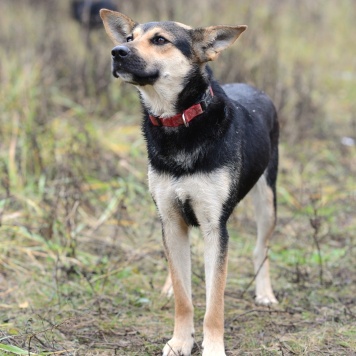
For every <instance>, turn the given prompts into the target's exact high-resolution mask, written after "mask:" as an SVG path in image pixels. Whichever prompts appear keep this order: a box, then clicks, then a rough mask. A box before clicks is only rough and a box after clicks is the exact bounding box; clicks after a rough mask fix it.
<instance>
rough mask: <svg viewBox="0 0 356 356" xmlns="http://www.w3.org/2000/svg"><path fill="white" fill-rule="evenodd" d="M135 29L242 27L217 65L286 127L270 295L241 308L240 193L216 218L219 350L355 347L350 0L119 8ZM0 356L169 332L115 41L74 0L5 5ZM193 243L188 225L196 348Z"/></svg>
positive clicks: (134, 110) (243, 236) (78, 348)
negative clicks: (220, 224) (220, 232)
mask: <svg viewBox="0 0 356 356" xmlns="http://www.w3.org/2000/svg"><path fill="white" fill-rule="evenodd" d="M118 6H119V8H120V10H121V11H122V12H124V13H126V14H128V15H129V16H130V17H132V18H134V19H135V20H136V21H139V22H146V21H150V20H159V19H172V20H176V21H180V22H183V23H187V24H190V25H192V26H195V27H200V26H208V25H212V24H247V25H248V26H249V28H248V31H246V33H244V34H243V35H242V36H241V38H240V39H239V40H238V41H237V43H236V44H235V45H234V46H233V47H231V48H230V49H228V50H227V51H226V52H225V53H223V54H222V55H221V56H220V58H219V60H218V61H217V62H216V63H213V64H212V68H213V69H214V72H215V76H216V77H217V78H219V80H221V81H222V82H231V81H244V82H248V83H250V84H253V85H256V86H258V87H260V88H261V89H263V90H265V91H266V92H267V93H268V94H269V95H270V96H271V97H272V99H273V101H274V102H275V104H276V107H277V109H278V113H279V118H280V122H281V130H282V131H281V140H280V170H279V172H280V174H279V180H278V191H277V193H278V225H277V228H276V233H275V235H274V238H273V240H272V241H271V244H270V251H269V252H270V254H269V256H270V261H271V262H270V263H271V269H272V280H273V281H274V283H273V285H274V290H275V292H276V295H277V298H278V300H279V302H280V304H279V305H278V306H277V307H275V308H266V307H257V306H255V305H254V302H253V294H254V292H253V290H254V289H253V280H254V274H253V266H252V250H253V248H254V241H255V235H256V228H255V223H254V216H253V210H252V209H251V204H250V202H249V200H248V199H247V200H246V201H244V202H243V203H242V204H241V205H240V206H239V207H237V209H236V211H235V212H234V214H233V216H232V218H231V220H230V222H229V232H230V244H229V246H230V247H229V274H228V281H227V288H226V293H225V343H226V353H227V355H228V356H232V355H355V354H356V238H355V235H356V216H355V215H356V214H355V212H356V178H355V177H356V56H355V33H356V21H355V18H356V5H355V3H354V1H353V0H343V1H338V2H337V1H333V0H313V1H309V0H299V1H295V0H288V1H283V2H282V1H278V0H265V1H263V0H250V1H243V0H240V1H238V2H237V1H228V0H206V1H199V0H191V1H182V2H181V3H178V2H177V4H174V3H173V2H169V1H160V2H158V1H154V0H145V1H139V0H131V1H127V2H118ZM0 13H1V21H0V355H68V356H69V355H89V356H90V355H104V356H105V355H120V356H126V355H127V356H133V355H140V356H141V355H160V352H161V349H162V348H163V345H164V343H165V342H166V341H167V340H168V339H169V338H170V337H171V333H172V331H173V309H174V308H173V305H174V300H173V299H167V298H165V297H162V296H161V295H160V289H161V287H162V286H163V283H164V281H165V277H166V273H167V266H166V261H165V258H164V253H163V249H162V244H161V236H160V223H159V220H158V217H157V214H156V211H155V207H154V204H153V202H152V200H151V197H150V196H149V193H148V191H147V179H146V168H147V159H146V153H145V142H144V140H143V138H142V136H141V132H140V106H139V100H138V96H137V94H136V92H135V89H134V88H132V87H130V86H128V85H124V84H122V83H120V82H119V81H118V80H115V79H114V78H112V76H111V74H110V50H111V47H112V44H111V43H110V41H109V39H108V38H107V36H106V34H105V33H104V30H103V29H102V28H100V29H96V30H92V31H89V30H88V29H87V28H86V27H83V26H80V25H79V24H78V23H77V22H75V21H74V20H73V19H72V18H71V16H70V1H69V0H61V1H55V0H1V2H0ZM202 255H203V241H202V238H201V236H200V234H199V231H197V230H196V231H195V230H193V231H192V259H193V270H194V274H193V300H194V306H195V327H196V346H195V348H194V351H193V355H200V354H201V341H202V321H203V317H204V311H205V292H204V291H205V284H204V269H203V256H202Z"/></svg>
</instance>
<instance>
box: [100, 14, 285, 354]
mask: <svg viewBox="0 0 356 356" xmlns="http://www.w3.org/2000/svg"><path fill="white" fill-rule="evenodd" d="M100 15H101V18H102V20H103V23H104V27H105V30H106V32H107V34H108V35H109V37H110V38H111V39H112V41H113V42H114V44H115V47H114V48H113V49H112V51H111V55H112V74H113V75H114V76H115V77H116V78H120V79H122V80H123V81H124V82H126V83H130V84H132V85H134V86H135V87H136V88H137V89H138V92H139V95H140V100H141V104H142V109H143V120H142V132H143V135H144V138H145V140H146V144H147V152H148V183H149V190H150V193H151V195H152V197H153V200H154V202H155V204H156V206H157V210H158V213H159V217H160V220H161V223H162V232H163V244H164V249H165V253H166V256H167V260H168V266H169V272H170V276H171V279H172V285H173V292H174V298H175V325H174V332H173V337H172V339H171V340H169V341H168V342H167V344H166V345H165V346H164V348H163V355H164V356H168V355H169V356H171V355H184V356H186V355H190V354H191V351H192V348H193V345H194V324H193V304H192V291H191V257H190V243H189V230H190V228H191V227H200V229H201V231H202V235H203V238H204V261H205V282H206V313H205V316H204V324H203V330H204V339H203V344H202V346H203V356H222V355H225V348H224V289H225V284H226V274H227V254H228V240H229V236H228V231H227V228H226V224H227V220H228V218H229V216H230V215H231V213H232V211H233V209H234V207H235V206H236V205H237V203H238V202H239V201H241V200H242V199H243V198H244V197H245V196H246V195H247V193H248V192H249V191H251V193H252V196H253V202H254V206H255V213H256V220H257V229H258V233H257V244H256V247H255V250H254V254H253V259H254V268H255V273H256V300H255V301H256V303H257V304H262V305H271V304H276V303H277V299H276V298H275V296H274V294H273V290H272V287H271V282H270V277H269V266H268V259H267V252H268V247H267V243H268V241H269V239H270V237H271V235H272V232H273V230H274V227H275V223H276V180H277V167H278V136H279V125H278V120H277V113H276V109H275V107H274V105H273V103H272V101H271V99H269V97H268V96H267V95H266V94H264V93H263V92H261V91H259V90H257V89H255V88H253V87H251V86H248V85H246V84H228V85H223V86H220V85H219V84H218V82H217V81H216V80H215V79H214V77H213V73H212V71H211V69H210V68H209V66H208V65H207V63H208V62H209V61H213V60H215V59H216V58H217V57H218V55H219V53H220V52H222V51H223V50H225V49H226V48H228V47H229V46H230V45H232V44H233V43H234V42H235V40H236V39H237V38H238V37H239V36H240V35H241V34H242V33H243V32H244V31H245V30H246V28H247V26H244V25H242V26H210V27H206V28H197V29H195V28H191V27H189V26H187V25H184V24H182V23H178V22H171V21H167V22H149V23H143V24H139V23H137V22H135V21H133V20H132V19H131V18H129V17H127V16H126V15H123V14H121V13H118V12H114V11H110V10H101V11H100Z"/></svg>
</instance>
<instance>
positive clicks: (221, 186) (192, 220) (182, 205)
mask: <svg viewBox="0 0 356 356" xmlns="http://www.w3.org/2000/svg"><path fill="white" fill-rule="evenodd" d="M148 181H149V189H150V192H151V194H152V197H153V199H154V201H155V202H156V205H157V208H158V210H159V213H160V215H161V216H166V215H167V216H169V215H172V213H175V212H177V211H179V212H180V214H181V215H183V218H184V219H185V220H186V222H187V223H188V224H189V225H201V224H202V223H203V224H204V221H205V220H209V221H212V220H218V219H219V217H220V214H221V211H222V208H223V205H224V203H225V202H226V201H227V199H228V197H229V193H230V189H231V177H230V173H229V171H228V169H217V170H215V171H213V172H210V173H195V174H189V175H185V176H181V177H179V178H176V177H173V176H171V175H169V174H166V173H159V172H156V171H155V170H154V169H153V168H152V167H149V171H148Z"/></svg>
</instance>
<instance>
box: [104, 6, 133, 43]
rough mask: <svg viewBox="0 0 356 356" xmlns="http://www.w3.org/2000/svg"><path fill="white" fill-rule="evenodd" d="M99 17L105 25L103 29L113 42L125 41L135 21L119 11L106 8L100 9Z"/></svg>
mask: <svg viewBox="0 0 356 356" xmlns="http://www.w3.org/2000/svg"><path fill="white" fill-rule="evenodd" d="M100 17H101V18H102V20H103V22H104V26H105V31H106V33H107V34H108V35H109V37H110V38H111V40H112V41H113V42H114V43H115V44H120V43H123V42H126V38H127V36H129V35H130V34H131V32H132V30H133V28H134V27H135V26H136V25H137V23H136V22H135V21H133V20H131V19H130V18H129V17H128V16H126V15H124V14H121V13H120V12H116V11H111V10H107V9H101V10H100Z"/></svg>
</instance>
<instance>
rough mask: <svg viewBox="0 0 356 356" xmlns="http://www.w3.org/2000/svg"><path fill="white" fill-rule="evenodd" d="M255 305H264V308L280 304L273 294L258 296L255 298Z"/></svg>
mask: <svg viewBox="0 0 356 356" xmlns="http://www.w3.org/2000/svg"><path fill="white" fill-rule="evenodd" d="M255 303H256V304H257V305H264V306H271V305H276V304H278V300H277V299H276V297H275V296H274V295H273V293H272V294H267V293H266V294H260V295H257V296H256V298H255Z"/></svg>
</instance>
